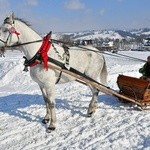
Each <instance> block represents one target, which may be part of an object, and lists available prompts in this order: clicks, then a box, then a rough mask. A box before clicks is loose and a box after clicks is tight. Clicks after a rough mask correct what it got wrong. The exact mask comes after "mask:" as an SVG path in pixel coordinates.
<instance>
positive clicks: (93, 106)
mask: <svg viewBox="0 0 150 150" xmlns="http://www.w3.org/2000/svg"><path fill="white" fill-rule="evenodd" d="M91 91H92V93H93V95H92V100H91V102H90V104H89V108H88V112H87V115H88V117H91V116H92V114H93V113H94V112H95V111H96V109H97V107H98V102H97V97H98V93H99V91H98V90H97V89H95V88H91Z"/></svg>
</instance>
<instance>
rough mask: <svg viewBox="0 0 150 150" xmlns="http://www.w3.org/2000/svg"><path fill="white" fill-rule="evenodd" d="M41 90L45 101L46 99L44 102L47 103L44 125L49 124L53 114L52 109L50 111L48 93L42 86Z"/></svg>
mask: <svg viewBox="0 0 150 150" xmlns="http://www.w3.org/2000/svg"><path fill="white" fill-rule="evenodd" d="M40 89H41V92H42V95H43V99H44V102H45V105H46V115H45V117H44V119H43V120H42V123H43V124H47V123H48V122H49V121H50V119H51V112H50V109H49V104H48V100H47V96H46V91H45V89H44V88H43V87H41V86H40Z"/></svg>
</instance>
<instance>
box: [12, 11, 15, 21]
mask: <svg viewBox="0 0 150 150" xmlns="http://www.w3.org/2000/svg"><path fill="white" fill-rule="evenodd" d="M11 16H12V19H13V20H14V19H15V13H14V12H12V14H11Z"/></svg>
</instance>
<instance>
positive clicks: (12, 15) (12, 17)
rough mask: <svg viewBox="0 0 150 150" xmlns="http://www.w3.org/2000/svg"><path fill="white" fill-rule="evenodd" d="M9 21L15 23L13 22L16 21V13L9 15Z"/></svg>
mask: <svg viewBox="0 0 150 150" xmlns="http://www.w3.org/2000/svg"><path fill="white" fill-rule="evenodd" d="M9 22H10V24H13V23H14V13H12V14H11V15H10V16H9Z"/></svg>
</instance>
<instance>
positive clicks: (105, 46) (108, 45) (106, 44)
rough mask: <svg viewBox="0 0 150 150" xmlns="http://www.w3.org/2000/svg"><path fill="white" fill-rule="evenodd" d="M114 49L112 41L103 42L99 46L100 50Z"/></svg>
mask: <svg viewBox="0 0 150 150" xmlns="http://www.w3.org/2000/svg"><path fill="white" fill-rule="evenodd" d="M113 49H115V46H114V42H113V41H110V42H103V44H102V45H101V47H100V50H104V51H109V50H113Z"/></svg>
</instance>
